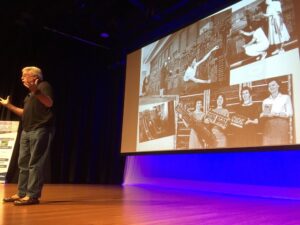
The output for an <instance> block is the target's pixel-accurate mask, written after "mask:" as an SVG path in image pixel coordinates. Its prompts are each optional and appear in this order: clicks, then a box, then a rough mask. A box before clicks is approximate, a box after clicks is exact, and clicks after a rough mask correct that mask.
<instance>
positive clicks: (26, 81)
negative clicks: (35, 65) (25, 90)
mask: <svg viewBox="0 0 300 225" xmlns="http://www.w3.org/2000/svg"><path fill="white" fill-rule="evenodd" d="M37 79H38V76H36V75H34V74H32V73H31V72H23V74H22V76H21V80H22V83H23V85H24V86H25V87H29V86H31V85H33V84H34V83H35V81H36V80H37Z"/></svg>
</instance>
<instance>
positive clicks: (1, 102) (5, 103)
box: [0, 96, 24, 117]
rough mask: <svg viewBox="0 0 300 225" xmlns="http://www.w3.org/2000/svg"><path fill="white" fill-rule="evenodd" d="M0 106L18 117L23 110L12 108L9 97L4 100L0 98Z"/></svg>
mask: <svg viewBox="0 0 300 225" xmlns="http://www.w3.org/2000/svg"><path fill="white" fill-rule="evenodd" d="M0 104H1V105H3V106H4V107H6V108H7V109H8V110H9V111H12V112H13V113H15V114H16V115H18V116H20V117H21V116H22V115H23V111H24V110H23V109H22V108H19V107H17V106H14V105H13V104H11V103H10V96H7V98H6V99H3V98H0Z"/></svg>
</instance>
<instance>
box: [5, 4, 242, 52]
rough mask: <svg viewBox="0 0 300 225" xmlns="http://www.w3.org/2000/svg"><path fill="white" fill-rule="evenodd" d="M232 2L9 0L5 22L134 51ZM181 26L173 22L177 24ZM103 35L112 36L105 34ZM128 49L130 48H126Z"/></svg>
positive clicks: (113, 48)
mask: <svg viewBox="0 0 300 225" xmlns="http://www.w3.org/2000/svg"><path fill="white" fill-rule="evenodd" d="M233 2H236V1H230V0H227V1H226V0H223V1H220V0H29V1H27V0H23V1H14V0H5V1H4V2H3V3H2V7H1V8H2V16H3V18H2V22H4V23H5V24H6V25H7V24H10V25H13V26H15V27H17V28H19V29H29V30H34V29H38V30H43V32H46V33H47V32H49V33H53V34H55V35H58V36H61V37H64V38H69V39H74V40H76V41H80V42H85V43H86V44H89V45H93V46H95V47H98V48H102V49H104V50H105V49H106V50H123V51H128V50H132V49H134V48H137V47H141V46H140V45H143V44H145V43H146V42H149V41H151V40H154V39H157V38H159V36H162V35H165V34H168V32H171V31H174V29H178V28H179V27H182V26H184V25H186V24H185V23H186V22H189V21H195V20H196V19H199V18H201V17H204V16H207V15H208V14H209V13H211V12H215V11H216V10H217V9H218V8H220V7H222V6H226V5H229V4H230V3H233ZM176 21H177V25H172V24H174V23H176ZM101 33H107V34H109V37H107V38H104V37H101ZM124 49H125V50H124Z"/></svg>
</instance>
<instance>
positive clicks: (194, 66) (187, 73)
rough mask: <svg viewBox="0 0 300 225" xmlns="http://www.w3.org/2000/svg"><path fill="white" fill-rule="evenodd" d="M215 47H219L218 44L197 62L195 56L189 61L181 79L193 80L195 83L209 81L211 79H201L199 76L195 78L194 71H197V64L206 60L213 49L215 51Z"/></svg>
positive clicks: (206, 82)
mask: <svg viewBox="0 0 300 225" xmlns="http://www.w3.org/2000/svg"><path fill="white" fill-rule="evenodd" d="M217 49H219V46H215V47H214V48H212V49H211V50H210V51H209V52H208V53H207V54H206V55H205V56H204V57H203V58H202V59H200V60H199V61H198V62H197V61H196V58H194V59H193V61H192V62H191V64H190V65H189V66H188V67H187V69H186V71H185V73H184V77H183V80H184V81H185V82H187V81H193V82H194V83H197V84H209V83H211V80H210V79H208V80H202V79H199V78H196V72H197V68H198V66H199V65H200V64H201V63H203V62H204V61H206V60H207V59H208V58H209V56H210V55H211V54H212V52H213V51H216V50H217Z"/></svg>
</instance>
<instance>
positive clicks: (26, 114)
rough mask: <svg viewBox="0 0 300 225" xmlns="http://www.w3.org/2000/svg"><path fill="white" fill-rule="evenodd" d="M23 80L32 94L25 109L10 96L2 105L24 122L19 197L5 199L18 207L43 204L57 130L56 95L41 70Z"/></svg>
mask: <svg viewBox="0 0 300 225" xmlns="http://www.w3.org/2000/svg"><path fill="white" fill-rule="evenodd" d="M21 80H22V83H23V85H24V86H25V87H26V88H27V89H28V90H29V94H28V95H27V96H26V97H25V100H24V107H23V108H19V107H17V106H14V105H13V104H12V103H11V101H10V97H9V96H8V97H7V98H6V99H3V98H0V104H1V105H3V106H4V107H6V108H7V109H8V110H10V111H12V112H13V113H15V114H16V115H18V116H20V117H21V118H22V125H23V130H22V133H21V137H20V150H19V158H18V166H19V169H20V170H19V179H18V193H16V194H14V195H12V196H11V197H7V198H4V199H3V201H4V202H14V204H15V205H18V206H21V205H32V204H38V203H39V198H40V197H41V194H42V187H43V182H44V181H43V180H44V179H43V178H44V175H43V173H44V166H45V162H46V160H47V156H48V153H49V149H50V145H51V141H52V137H53V126H54V115H53V110H52V106H53V91H52V87H51V86H50V84H49V83H48V82H47V81H44V80H43V74H42V71H41V69H39V68H38V67H34V66H31V67H25V68H23V69H22V76H21Z"/></svg>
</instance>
